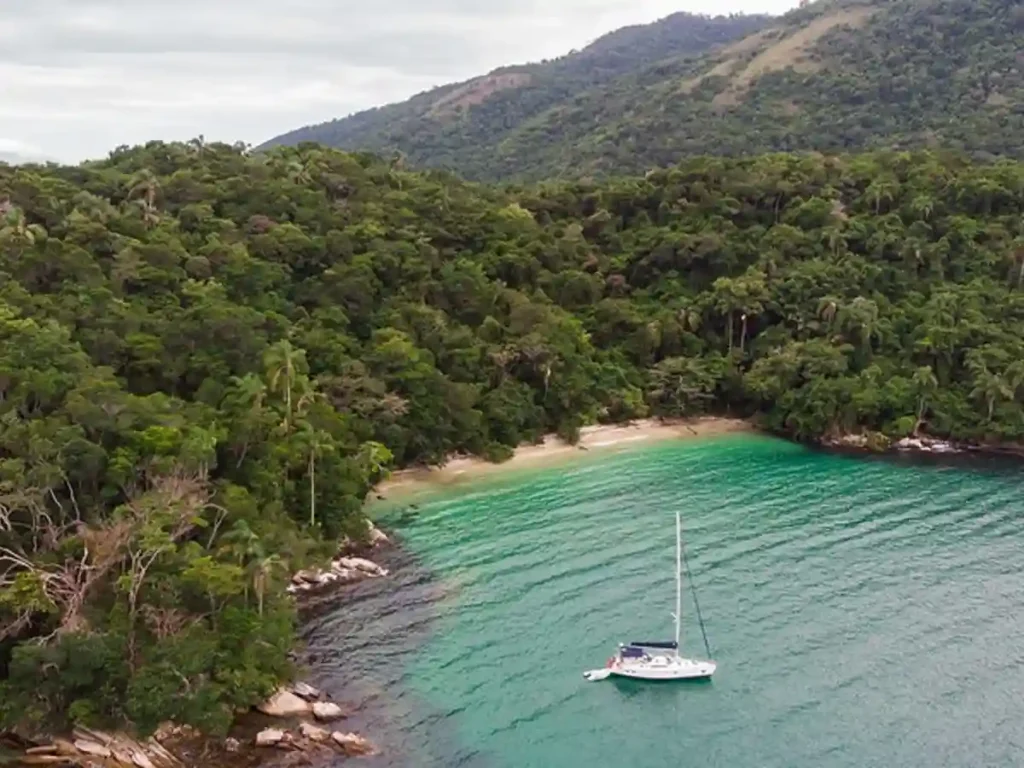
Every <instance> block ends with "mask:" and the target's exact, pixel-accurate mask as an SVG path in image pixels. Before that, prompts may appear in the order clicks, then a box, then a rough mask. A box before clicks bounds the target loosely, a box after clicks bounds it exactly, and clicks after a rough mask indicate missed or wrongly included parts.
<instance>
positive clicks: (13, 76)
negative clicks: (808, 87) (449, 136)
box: [0, 0, 794, 161]
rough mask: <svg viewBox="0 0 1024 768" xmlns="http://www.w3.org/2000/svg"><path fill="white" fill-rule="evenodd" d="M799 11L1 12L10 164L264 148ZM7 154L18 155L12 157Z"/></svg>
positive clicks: (623, 1) (684, 2) (641, 7)
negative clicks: (471, 84)
mask: <svg viewBox="0 0 1024 768" xmlns="http://www.w3.org/2000/svg"><path fill="white" fill-rule="evenodd" d="M793 4H794V3H793V1H792V0H719V2H717V3H716V4H715V5H714V6H713V7H709V6H708V5H703V4H698V3H696V2H694V1H693V0H632V1H630V0H519V1H518V2H511V1H510V0H377V1H376V2H373V3H370V2H359V3H356V2H353V1H352V0H340V1H339V0H292V1H291V2H289V3H284V4H282V3H280V2H276V1H275V2H271V1H270V0H176V1H175V2H171V3H168V2H166V0H3V1H2V2H0V83H3V98H2V99H0V126H3V132H4V137H3V138H0V152H4V153H16V154H18V155H24V154H26V152H25V151H23V149H17V148H16V147H22V148H24V149H27V150H28V154H32V155H40V154H45V155H48V156H54V157H57V158H59V159H61V160H65V161H78V160H81V159H84V158H86V157H96V156H103V155H105V154H106V153H107V152H108V151H109V150H110V149H112V148H114V147H115V146H117V145H119V144H134V143H139V142H144V141H148V140H150V139H154V138H160V139H169V140H170V139H188V138H192V137H195V136H198V135H199V134H203V135H205V136H206V138H207V139H212V140H223V141H229V142H231V141H236V140H242V141H248V142H252V143H259V142H260V141H263V140H265V139H267V138H270V137H271V136H273V135H276V134H279V133H283V132H285V131H287V130H290V129H292V128H297V127H299V126H301V125H305V124H309V123H315V122H321V121H323V120H328V119H331V118H333V117H340V116H344V115H346V114H349V113H351V112H354V111H357V110H360V109H365V108H367V107H371V106H376V105H380V104H385V103H389V102H392V101H396V100H400V99H404V98H407V97H409V96H411V95H413V94H415V93H418V92H420V91H422V90H425V89H427V88H430V87H432V86H435V85H441V84H444V83H446V82H451V81H454V80H460V79H465V78H468V77H472V76H474V75H477V74H481V73H482V72H485V71H488V70H490V69H493V68H495V67H498V66H501V65H504V64H512V63H520V62H525V61H535V60H538V59H542V58H552V57H554V56H558V55H561V54H563V53H565V52H567V51H568V50H570V49H572V48H582V47H583V46H584V45H586V44H587V43H588V42H590V41H591V40H593V39H594V38H595V37H597V36H599V35H601V34H603V33H605V32H609V31H611V30H613V29H615V28H617V27H620V26H624V25H626V24H636V23H645V22H650V21H654V20H655V19H657V18H661V17H663V16H665V15H667V14H669V13H672V12H675V11H680V10H685V11H691V12H713V13H734V12H741V11H742V12H749V13H778V12H782V11H785V10H787V9H788V8H789V7H790V6H792V5H793ZM8 147H9V148H8Z"/></svg>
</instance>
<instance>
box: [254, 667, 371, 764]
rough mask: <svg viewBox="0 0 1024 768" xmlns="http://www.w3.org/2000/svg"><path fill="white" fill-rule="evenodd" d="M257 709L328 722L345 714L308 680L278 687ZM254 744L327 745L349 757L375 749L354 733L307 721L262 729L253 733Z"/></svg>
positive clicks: (290, 747)
mask: <svg viewBox="0 0 1024 768" xmlns="http://www.w3.org/2000/svg"><path fill="white" fill-rule="evenodd" d="M257 709H258V710H259V711H260V712H262V713H263V714H265V715H269V716H272V717H283V718H284V717H288V718H295V717H312V718H314V719H315V720H318V721H320V722H330V721H332V720H338V719H341V718H343V717H344V716H345V713H344V711H343V710H342V708H341V707H340V706H338V705H337V704H335V703H334V702H332V701H327V700H325V697H324V695H323V694H322V693H321V692H320V691H319V690H317V689H316V688H314V687H313V686H311V685H309V684H308V683H296V684H295V685H293V686H291V687H290V688H282V689H281V690H279V691H277V692H276V693H275V694H274V695H273V696H271V697H270V698H269V699H267V701H265V702H264V703H263V704H261V705H260V706H259V707H257ZM256 746H257V747H276V748H278V749H288V750H299V751H308V750H311V749H314V748H317V747H330V748H333V749H339V750H341V751H342V752H344V753H345V754H346V755H349V756H352V757H355V756H358V755H372V754H376V752H377V748H376V747H375V746H374V745H373V744H372V743H371V742H370V741H368V740H367V739H365V738H363V737H362V736H360V735H358V734H355V733H345V732H343V731H334V732H331V731H328V730H326V729H325V728H322V727H320V726H318V725H315V724H314V723H311V722H308V721H304V722H301V723H299V725H298V728H297V729H296V730H289V729H286V728H265V729H263V730H262V731H260V732H259V733H258V734H257V735H256Z"/></svg>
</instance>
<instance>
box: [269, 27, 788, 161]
mask: <svg viewBox="0 0 1024 768" xmlns="http://www.w3.org/2000/svg"><path fill="white" fill-rule="evenodd" d="M771 20H772V17H770V16H757V15H752V16H742V15H739V16H717V17H709V16H698V15H692V14H688V13H676V14H673V15H671V16H668V17H666V18H664V19H662V20H661V21H658V22H655V23H653V24H645V25H636V26H630V27H624V28H623V29H619V30H617V31H615V32H612V33H610V34H607V35H605V36H603V37H601V38H598V39H597V40H596V41H595V42H594V43H592V44H591V45H589V46H587V47H586V48H584V49H583V50H581V51H578V52H577V51H574V52H572V53H570V54H568V55H566V56H563V57H561V58H558V59H554V60H552V61H544V62H540V63H535V64H525V65H518V66H510V67H503V68H501V69H497V70H495V71H493V72H491V73H490V74H487V75H484V76H482V77H477V78H474V79H472V80H468V81H466V82H462V83H454V84H451V85H446V86H442V87H440V88H435V89H433V90H431V91H428V92H426V93H422V94H420V95H418V96H414V97H413V98H412V99H410V100H408V101H406V102H402V103H400V104H392V105H390V106H386V107H381V108H377V109H371V110H367V111H365V112H360V113H358V114H356V115H352V116H351V117H346V118H343V119H339V120H332V121H330V122H327V123H322V124H320V125H315V126H309V127H305V128H299V129H298V130H295V131H291V132H290V133H286V134H284V135H283V136H278V137H276V138H274V139H271V140H270V141H268V142H266V143H265V144H264V145H263V146H261V147H259V148H258V149H266V148H269V147H272V146H277V145H282V144H285V145H295V144H298V143H300V142H303V141H315V142H319V143H322V144H326V145H328V146H333V147H340V148H344V149H368V150H372V151H377V152H384V153H389V152H393V151H395V150H400V151H402V152H403V153H405V154H406V155H407V156H408V158H409V160H410V161H412V162H413V163H417V164H424V165H443V166H450V167H453V168H455V169H457V170H459V171H461V172H462V173H463V174H464V175H469V176H492V175H495V174H494V173H493V172H492V171H491V169H490V160H489V158H491V157H493V154H494V149H495V147H497V146H498V145H499V144H500V143H501V141H502V140H503V139H505V138H507V137H512V136H513V135H514V134H515V133H516V132H517V131H518V130H520V129H521V128H522V127H523V126H524V124H526V123H527V122H529V121H530V120H531V119H535V118H539V117H541V116H543V115H544V114H545V113H547V112H549V111H551V110H553V109H556V108H558V107H564V106H566V105H571V104H572V103H573V102H574V101H575V100H577V99H579V98H581V97H582V95H583V94H585V93H586V92H587V91H588V90H591V89H594V88H601V87H602V86H605V85H607V84H609V83H611V82H614V81H615V80H617V79H618V78H621V77H623V76H626V75H629V74H631V73H635V72H637V71H640V70H643V69H644V68H646V67H649V66H651V65H652V64H655V63H657V62H664V61H676V60H680V59H689V58H692V57H694V56H695V55H697V54H700V53H702V52H704V51H707V50H709V49H711V48H712V47H714V46H716V45H721V44H723V43H728V42H732V41H735V40H739V39H742V38H743V37H745V36H746V35H748V34H750V33H751V32H754V31H756V30H759V29H762V28H764V27H765V26H766V25H767V24H769V23H770V22H771Z"/></svg>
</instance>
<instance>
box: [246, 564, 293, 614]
mask: <svg viewBox="0 0 1024 768" xmlns="http://www.w3.org/2000/svg"><path fill="white" fill-rule="evenodd" d="M285 565H286V564H285V561H284V560H283V559H282V558H281V557H280V556H279V555H276V554H275V555H264V556H262V557H259V558H257V559H255V560H253V561H252V562H251V563H250V565H249V570H250V571H251V572H252V591H253V592H255V593H256V610H257V611H258V612H259V615H260V616H262V615H263V601H264V598H265V597H266V594H267V585H268V584H269V583H270V579H271V577H272V576H273V575H274V572H275V571H278V570H283V569H284V568H285Z"/></svg>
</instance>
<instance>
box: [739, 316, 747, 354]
mask: <svg viewBox="0 0 1024 768" xmlns="http://www.w3.org/2000/svg"><path fill="white" fill-rule="evenodd" d="M741 322H742V325H741V326H740V353H741V354H742V353H743V352H745V351H746V349H747V316H746V315H744V316H743V317H742V318H741Z"/></svg>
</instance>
